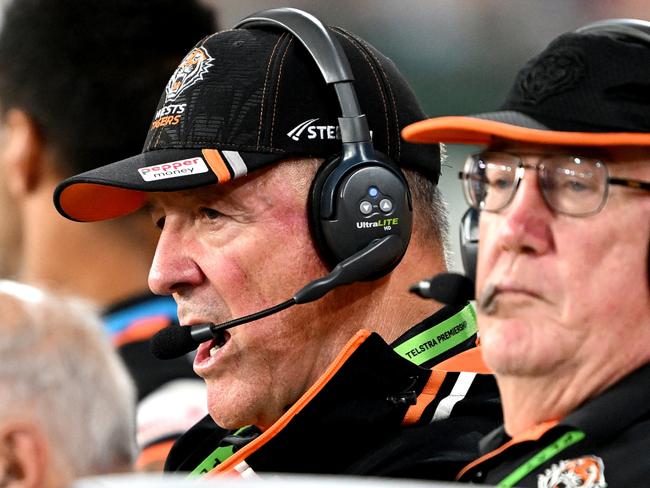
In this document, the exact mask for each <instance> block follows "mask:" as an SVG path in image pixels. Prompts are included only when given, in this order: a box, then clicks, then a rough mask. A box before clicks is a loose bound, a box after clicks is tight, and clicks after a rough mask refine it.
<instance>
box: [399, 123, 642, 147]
mask: <svg viewBox="0 0 650 488" xmlns="http://www.w3.org/2000/svg"><path fill="white" fill-rule="evenodd" d="M402 137H403V138H404V140H406V141H408V142H415V143H424V144H427V143H428V144H431V143H438V142H443V143H447V144H479V145H483V144H484V145H489V144H490V143H492V142H493V140H494V138H495V137H499V138H502V139H508V140H512V141H519V142H528V143H533V144H552V145H559V146H650V133H643V132H564V131H554V130H540V129H529V128H527V127H521V126H518V125H512V124H506V123H503V122H496V121H494V120H486V119H478V118H476V117H460V116H449V117H435V118H432V119H427V120H422V121H420V122H415V123H413V124H410V125H408V126H406V127H405V128H404V129H403V130H402Z"/></svg>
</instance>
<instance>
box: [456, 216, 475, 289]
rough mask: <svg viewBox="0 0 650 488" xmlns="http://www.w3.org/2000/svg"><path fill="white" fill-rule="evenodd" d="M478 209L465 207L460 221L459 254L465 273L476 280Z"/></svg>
mask: <svg viewBox="0 0 650 488" xmlns="http://www.w3.org/2000/svg"><path fill="white" fill-rule="evenodd" d="M479 215H480V214H479V211H478V210H476V209H475V208H473V207H470V208H468V209H467V211H466V212H465V213H464V214H463V217H462V218H461V221H460V256H461V258H462V261H463V268H464V269H465V275H466V276H467V277H468V278H470V279H471V280H472V281H474V282H476V261H477V258H478V221H479Z"/></svg>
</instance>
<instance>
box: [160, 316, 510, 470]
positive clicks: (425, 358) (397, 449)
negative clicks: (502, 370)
mask: <svg viewBox="0 0 650 488" xmlns="http://www.w3.org/2000/svg"><path fill="white" fill-rule="evenodd" d="M475 330H476V329H475V321H474V314H473V310H471V306H469V305H467V306H466V307H462V306H461V307H455V308H451V307H448V308H446V309H443V310H441V311H440V312H438V313H437V314H435V315H434V316H433V317H430V318H429V319H427V320H425V321H424V322H422V323H421V324H418V325H417V326H415V327H414V328H413V329H411V330H410V331H409V332H408V333H406V334H404V336H402V337H400V338H399V339H398V340H397V341H396V342H395V343H394V344H392V345H391V346H389V345H387V344H386V343H385V342H384V341H383V340H382V339H381V337H380V336H379V335H377V334H375V333H370V332H368V331H360V332H359V333H358V334H357V335H356V336H355V337H354V338H353V339H352V340H351V341H350V342H349V343H348V345H347V346H346V347H345V348H344V350H343V351H341V353H340V354H339V356H338V357H337V359H336V360H335V361H334V362H333V363H332V364H331V365H330V367H329V369H328V370H327V371H326V372H325V374H323V376H322V377H321V378H320V379H319V380H318V381H317V382H316V384H315V385H313V386H312V388H311V389H310V390H309V391H308V392H307V393H305V394H304V395H303V396H302V397H301V398H300V399H299V400H298V402H296V404H295V405H293V406H292V407H291V408H290V409H289V410H288V411H287V412H286V413H285V414H284V415H283V416H282V417H281V418H280V419H279V420H278V421H277V422H276V423H275V424H273V425H272V426H271V427H270V428H269V429H267V430H266V431H265V432H264V433H262V434H260V433H259V431H258V430H257V429H255V428H254V427H248V428H244V429H240V430H239V431H237V432H228V431H225V430H223V429H221V428H219V427H218V426H217V425H216V424H214V422H212V420H211V419H210V417H206V418H204V419H203V420H202V421H201V422H200V423H199V424H197V425H196V426H195V427H194V428H192V429H191V430H190V431H189V432H187V433H186V434H185V435H184V436H183V437H181V439H179V441H177V443H176V445H175V446H174V448H173V449H172V451H171V453H170V455H169V457H168V459H167V463H166V470H168V471H193V472H194V474H195V475H201V474H205V473H208V472H209V474H208V475H207V476H208V477H211V476H214V475H217V474H219V473H222V472H231V471H238V472H242V471H243V470H248V469H252V470H253V471H255V472H275V473H279V472H288V473H320V474H350V475H352V474H358V475H375V476H391V477H406V478H424V479H441V480H450V479H454V477H455V475H456V473H457V472H458V470H459V469H460V468H461V467H462V466H464V465H465V464H466V463H467V462H469V461H470V460H472V459H475V458H476V457H477V455H478V450H477V448H478V440H479V439H480V438H481V437H482V436H483V435H485V433H487V432H489V431H490V430H492V429H494V428H495V427H496V426H497V425H499V424H500V423H501V406H500V403H499V401H498V395H497V389H496V384H495V382H494V379H493V378H492V376H491V375H489V374H484V373H485V371H482V372H479V373H478V374H476V373H475V372H473V371H472V370H473V369H474V368H473V367H472V368H467V371H466V372H459V371H453V370H454V369H458V368H455V367H450V368H442V369H434V370H431V369H428V367H430V366H431V365H432V364H434V363H437V362H439V361H442V360H444V359H449V361H454V362H456V363H463V361H462V356H463V354H460V356H459V353H462V352H463V351H465V350H467V349H471V348H473V345H474V344H475V342H476V335H475ZM396 351H400V352H397V353H396ZM468 355H469V356H472V357H475V356H476V355H475V354H473V351H469V354H468ZM407 358H409V359H407ZM450 358H451V359H450ZM458 358H461V359H460V360H457V359H458ZM413 361H418V362H419V363H420V365H419V366H418V365H416V364H414V363H413ZM449 361H448V362H449ZM444 364H445V363H443V365H442V366H444ZM445 369H448V371H446V370H445ZM432 419H435V420H434V421H432Z"/></svg>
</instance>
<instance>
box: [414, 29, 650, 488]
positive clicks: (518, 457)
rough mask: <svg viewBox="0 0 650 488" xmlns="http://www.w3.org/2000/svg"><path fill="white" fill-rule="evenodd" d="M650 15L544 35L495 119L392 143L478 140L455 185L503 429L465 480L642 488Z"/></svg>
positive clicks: (648, 386)
mask: <svg viewBox="0 0 650 488" xmlns="http://www.w3.org/2000/svg"><path fill="white" fill-rule="evenodd" d="M648 83H650V24H648V23H647V22H641V21H633V20H611V21H603V22H599V23H596V24H591V25H589V26H586V27H583V28H581V29H578V30H577V31H576V32H571V33H568V34H565V35H562V36H560V37H559V38H557V39H556V40H554V41H553V42H552V43H551V44H550V45H549V46H548V47H547V49H546V50H545V51H543V52H542V53H541V54H540V55H539V56H537V57H535V58H533V59H532V60H531V61H530V62H529V63H528V64H526V66H525V67H524V68H523V69H522V70H521V71H520V72H519V74H518V75H517V77H516V80H515V83H514V85H513V87H512V89H511V91H510V94H509V96H508V98H507V100H506V102H505V103H504V104H503V105H502V107H501V110H500V111H499V112H494V113H487V114H479V115H474V116H469V117H441V118H435V119H431V120H428V121H423V122H421V123H417V124H414V125H412V126H410V127H408V128H407V129H405V130H404V136H405V138H406V139H407V140H410V141H417V142H429V143H431V142H449V143H471V144H485V145H486V146H487V148H486V150H485V151H483V152H481V153H479V154H477V155H474V156H470V157H469V159H468V161H467V163H466V166H465V169H464V171H463V173H462V174H461V176H462V179H463V185H464V189H465V193H466V196H467V197H468V200H469V202H470V204H471V205H472V206H473V207H475V208H477V209H479V210H480V211H481V215H480V237H479V252H478V267H477V281H476V293H477V299H478V307H479V308H478V321H479V330H480V334H481V345H482V352H483V357H484V359H485V361H486V363H487V365H488V366H489V367H490V368H491V369H493V370H494V372H495V376H496V378H497V383H498V385H499V390H500V392H501V395H502V401H503V409H504V420H505V423H504V426H503V427H502V428H500V429H498V430H496V431H494V432H492V433H491V434H489V435H488V436H487V437H485V438H484V439H483V440H482V441H481V451H482V457H480V458H479V459H478V460H476V461H475V462H473V463H471V464H470V465H468V466H467V467H466V468H464V469H463V470H462V471H461V473H460V479H461V480H464V481H479V482H485V483H488V484H490V485H498V486H504V487H509V486H531V487H533V486H534V487H544V488H546V487H557V486H581V487H587V486H588V487H605V486H617V487H623V486H628V487H632V486H642V485H644V484H647V480H648V476H649V475H650V464H649V463H648V452H650V348H649V347H648V343H649V341H650V286H649V276H648V274H649V264H648V251H649V248H648V243H649V241H650V98H649V97H648Z"/></svg>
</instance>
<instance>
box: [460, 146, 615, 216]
mask: <svg viewBox="0 0 650 488" xmlns="http://www.w3.org/2000/svg"><path fill="white" fill-rule="evenodd" d="M524 168H530V169H535V168H536V169H537V172H538V182H539V187H540V190H541V192H542V195H543V197H544V200H545V201H546V203H547V204H548V205H549V206H550V207H551V208H552V209H553V210H555V211H557V212H561V213H566V214H569V215H588V214H590V213H594V212H597V211H599V210H600V209H601V207H602V206H603V204H604V203H605V201H606V198H607V178H608V175H607V168H606V167H605V165H604V164H603V163H602V162H601V161H599V160H597V159H592V158H583V157H576V156H564V155H562V156H544V157H542V158H539V159H538V160H537V163H536V164H535V165H525V164H524V163H523V160H522V159H521V157H519V156H518V155H515V154H509V153H498V152H486V153H482V154H479V155H474V156H470V158H469V159H468V161H467V163H466V166H465V177H464V183H465V184H464V188H465V193H466V196H467V198H468V200H469V202H470V203H471V204H472V205H474V206H475V207H477V208H479V209H482V210H487V211H498V210H501V209H503V208H505V207H506V206H507V205H508V204H509V203H510V201H511V200H512V199H513V197H514V195H515V192H516V190H517V187H518V185H519V181H520V180H521V178H522V177H523V170H524Z"/></svg>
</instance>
